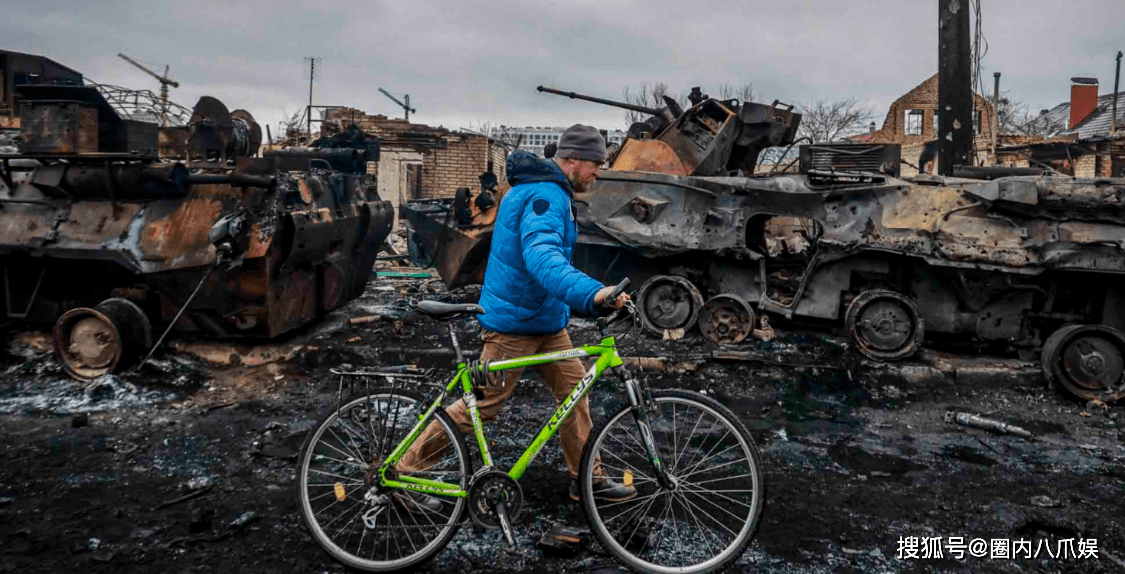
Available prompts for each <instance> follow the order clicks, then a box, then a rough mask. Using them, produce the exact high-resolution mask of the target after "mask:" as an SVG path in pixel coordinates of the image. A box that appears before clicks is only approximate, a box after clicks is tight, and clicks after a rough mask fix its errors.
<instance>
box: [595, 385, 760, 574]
mask: <svg viewBox="0 0 1125 574" xmlns="http://www.w3.org/2000/svg"><path fill="white" fill-rule="evenodd" d="M651 400H652V401H653V402H655V403H656V405H657V408H658V409H661V410H662V412H663V409H665V408H666V407H667V405H668V404H675V405H684V406H685V408H687V407H688V406H695V407H696V408H697V409H698V410H700V411H701V412H702V413H707V414H709V415H710V416H712V417H713V418H714V419H715V422H722V423H723V424H724V425H725V426H726V427H727V429H729V432H730V433H731V434H733V435H734V438H735V442H736V443H737V444H738V445H739V446H741V447H742V449H743V451H744V453H745V462H746V464H745V465H744V466H746V467H747V468H748V470H749V472H748V473H746V475H744V476H748V477H749V478H750V481H749V482H750V483H751V484H752V485H753V488H752V490H751V491H746V492H751V494H750V495H749V496H748V497H747V499H748V500H749V501H750V503H749V504H746V503H744V502H741V501H738V500H735V499H733V498H730V497H727V496H726V495H725V494H719V496H721V497H722V498H728V499H729V500H731V501H733V502H734V503H737V504H740V505H743V506H748V507H749V508H750V511H749V512H748V513H747V516H746V517H745V518H744V519H743V525H742V528H741V529H740V530H739V531H738V532H737V534H736V535H735V536H734V540H733V541H732V542H731V543H730V544H729V545H728V546H727V547H726V548H724V549H722V550H721V551H720V552H719V553H718V554H717V555H716V556H715V557H713V558H711V559H709V560H705V561H703V562H701V563H698V564H690V565H685V566H675V567H672V566H662V565H658V564H654V563H652V562H649V561H647V560H644V559H642V558H640V557H638V556H637V555H635V554H634V553H633V552H632V551H630V550H629V549H628V548H626V546H627V545H628V543H629V542H630V541H631V540H630V539H632V538H633V536H634V534H635V533H636V532H637V530H638V528H639V526H638V527H634V529H633V532H631V533H630V534H629V536H628V537H627V538H628V539H627V540H625V542H624V543H622V542H621V541H619V540H617V539H616V537H615V535H614V533H613V532H611V531H610V528H609V527H608V526H607V525H606V523H605V520H609V521H610V522H612V521H613V520H615V518H616V517H615V516H614V517H609V516H607V517H604V518H603V516H602V512H600V511H599V508H598V506H597V504H598V502H597V499H595V497H594V491H593V485H594V481H593V474H594V472H595V468H594V467H595V456H596V455H598V454H600V453H602V452H606V453H608V454H609V456H612V457H618V460H614V461H613V462H614V463H617V462H619V460H623V459H621V458H620V454H615V451H609V450H608V449H606V450H603V443H607V438H608V437H609V434H610V433H611V432H612V431H613V429H614V428H615V426H616V425H618V424H620V425H622V426H623V428H631V429H632V431H629V432H632V433H633V434H635V433H636V424H635V422H634V421H633V417H632V413H631V408H630V407H629V406H627V405H626V406H624V407H622V408H620V409H619V410H617V411H616V412H615V413H614V414H613V415H611V416H609V417H608V418H606V419H604V420H602V421H601V422H600V423H599V424H598V425H597V426H596V427H594V429H593V430H592V431H591V432H590V436H589V438H588V439H587V441H586V446H585V448H584V449H583V452H582V463H581V467H580V470H579V484H580V489H579V490H580V493H581V494H580V496H581V501H582V510H583V511H584V512H585V514H586V520H587V522H588V523H589V526H590V531H591V532H592V533H593V534H594V536H595V538H596V539H597V541H598V542H599V543H600V544H601V546H602V547H603V548H605V549H606V550H608V551H609V553H610V554H611V555H612V556H613V557H614V558H615V559H616V560H617V561H618V562H619V563H620V564H622V565H624V566H625V567H627V568H628V569H630V570H632V571H634V572H643V573H651V572H657V573H673V572H675V573H678V574H705V573H712V572H720V571H722V570H724V569H726V568H727V567H729V566H730V565H732V564H733V563H734V562H735V561H736V560H738V558H739V557H740V556H742V554H743V553H744V552H745V551H746V548H747V547H748V546H749V545H750V542H751V541H752V540H753V538H754V534H755V532H756V530H757V528H758V524H759V523H760V522H761V519H762V512H763V509H764V504H765V482H764V478H763V472H762V461H761V454H760V453H759V451H758V447H757V445H756V444H755V443H754V440H753V437H752V436H751V435H750V432H749V431H748V430H747V429H746V426H745V425H744V424H742V422H741V421H739V420H738V418H737V417H736V416H735V415H734V413H732V412H731V411H730V409H728V408H726V407H724V406H723V405H721V404H719V403H718V402H717V401H715V400H714V399H711V398H709V397H706V396H704V395H702V394H699V393H696V392H692V391H685V390H668V391H653V392H652V393H651ZM672 413H673V414H672V425H671V426H672V429H673V430H672V432H671V434H672V438H671V441H670V442H672V443H673V444H671V445H665V444H663V443H662V441H661V436H660V435H661V433H660V432H659V429H660V428H661V424H660V423H659V422H658V421H654V420H653V415H652V414H651V413H650V415H649V417H650V418H649V423H650V427H652V430H653V435H654V436H653V440H654V441H655V442H656V448H657V452H658V454H659V455H660V458H661V460H662V461H664V464H665V465H666V467H667V468H668V471H669V473H670V474H671V475H672V476H676V474H677V473H678V474H680V475H681V477H680V480H681V485H682V486H681V487H680V488H678V489H677V491H682V492H681V496H682V498H683V500H684V501H686V504H685V503H683V502H681V515H682V516H683V518H684V520H683V522H687V518H688V516H687V515H688V512H691V513H692V514H691V516H692V518H693V519H695V522H696V524H697V525H699V526H700V527H701V529H702V526H703V523H704V522H706V519H708V518H710V519H711V520H715V519H714V518H713V517H708V516H705V517H704V520H703V521H700V520H699V519H698V516H699V514H698V513H695V512H694V510H693V509H692V508H691V507H692V506H695V508H696V509H698V508H700V504H699V503H700V501H699V500H697V499H694V498H693V499H689V497H698V498H703V496H702V495H700V494H698V493H700V492H712V491H708V490H706V489H698V486H697V485H695V484H693V483H689V482H685V481H684V480H685V479H684V478H683V477H684V476H687V477H690V476H693V475H695V474H697V473H698V472H703V471H698V470H697V469H698V467H699V465H701V464H703V462H704V461H705V460H707V459H708V458H709V457H710V453H707V454H705V455H704V458H703V459H700V460H699V463H698V464H696V465H695V466H693V467H690V468H688V464H689V463H690V462H694V457H695V456H696V455H694V454H693V458H692V459H691V460H690V461H688V460H686V459H684V455H685V454H686V453H687V452H688V449H689V444H690V441H689V440H685V442H684V445H683V446H684V451H683V452H681V453H679V455H678V456H677V453H676V450H677V449H678V446H679V445H678V444H677V443H678V440H677V439H678V438H679V437H678V436H677V435H676V430H675V429H676V424H677V420H676V409H675V408H674V407H673V411H672ZM700 420H702V416H701V417H700ZM685 422H687V421H685ZM698 424H699V423H698V422H697V423H696V426H698ZM712 426H713V423H712ZM692 433H693V436H694V429H693V431H692ZM665 434H668V433H665ZM634 438H635V437H634ZM665 438H666V439H667V438H668V437H666V436H665ZM689 438H690V437H689ZM725 438H726V435H724V437H723V439H725ZM719 442H721V440H720V441H719ZM607 444H608V443H607ZM705 444H706V439H704V440H702V441H700V443H699V446H698V447H697V448H696V450H698V451H700V452H702V450H703V448H704V445H705ZM640 445H641V443H640V442H639V441H638V442H637V443H636V445H635V446H631V445H626V444H624V443H622V447H621V448H616V453H624V452H625V450H626V448H628V449H634V450H636V449H637V447H640ZM668 446H671V447H672V451H673V452H672V455H673V456H672V457H665V456H664V453H666V452H667V448H666V447H668ZM717 446H718V444H716V445H715V446H714V447H712V451H714V450H715V448H716V447H717ZM639 450H640V452H639V453H635V454H636V455H638V456H643V452H644V451H643V447H640V448H639ZM625 456H632V455H628V454H626V455H625ZM681 461H684V463H685V464H684V469H683V470H684V471H686V472H680V471H681V469H680V468H675V467H677V466H678V465H679V463H680V462H681ZM645 462H646V464H645V465H643V466H642V465H640V464H638V467H637V474H638V475H639V476H644V474H643V472H644V471H647V472H652V471H651V463H650V462H647V461H645ZM736 462H739V463H741V462H742V461H741V460H739V461H736ZM730 464H731V465H732V467H731V468H732V471H733V469H735V468H738V467H733V464H734V463H730ZM602 466H603V467H607V468H611V467H612V466H613V465H611V464H610V463H606V462H604V461H603V462H602ZM721 466H726V465H721ZM673 468H675V470H673ZM642 469H643V470H642ZM705 470H710V469H709V468H708V469H705ZM738 472H741V471H738ZM705 476H706V475H705ZM734 478H739V477H737V476H736V477H734ZM734 478H726V479H716V480H734ZM700 480H701V479H696V481H697V482H698V481H700ZM642 482H644V483H646V486H644V487H641V486H635V488H637V496H636V497H635V498H634V499H632V500H631V501H636V502H635V504H637V505H638V508H640V507H641V506H643V505H645V504H648V506H650V507H651V506H653V505H654V504H655V502H656V501H657V500H661V497H662V496H664V495H667V497H668V498H667V499H665V500H667V506H668V508H670V510H668V512H669V514H670V516H671V520H670V521H665V520H663V516H668V515H663V516H662V517H661V518H660V519H658V520H656V521H652V520H650V519H649V518H648V517H647V510H644V511H640V514H641V515H643V516H644V518H638V517H637V516H636V515H635V514H634V515H633V516H627V517H626V519H625V520H626V521H629V520H635V521H636V522H637V524H638V525H640V524H642V523H643V522H646V521H648V522H649V524H650V525H652V524H661V527H660V530H659V533H660V542H661V543H663V542H664V537H665V535H666V533H665V528H666V526H665V524H666V523H675V522H676V515H675V503H676V502H677V501H679V499H677V498H676V495H674V494H672V493H669V492H668V491H666V490H664V489H663V488H661V487H659V486H658V484H657V483H656V481H655V480H654V479H648V478H647V477H645V478H644V479H642ZM704 482H714V481H711V480H708V481H704ZM649 483H651V484H649ZM687 485H690V486H687ZM646 491H653V492H655V494H652V495H649V494H647V492H646ZM722 492H725V493H732V494H733V493H735V492H742V491H726V490H724V491H722ZM712 493H713V494H714V492H712ZM646 497H647V498H648V499H649V502H648V503H645V502H642V501H643V500H645V498H646ZM631 501H620V502H611V503H610V504H607V505H606V507H605V508H608V507H609V506H613V505H620V504H629V502H631ZM711 504H714V503H713V502H712V503H711ZM723 504H724V505H727V506H729V507H730V508H735V507H734V506H730V503H729V502H724V503H723ZM715 506H716V507H718V506H720V505H718V504H715ZM707 509H708V510H712V514H719V510H721V508H719V509H711V507H707ZM685 510H686V511H687V512H684V511H685ZM614 512H617V510H615V511H614ZM630 512H637V511H630V510H628V509H627V510H625V511H622V512H620V513H618V516H620V515H621V514H628V513H630ZM607 514H608V513H607ZM728 514H730V512H728ZM716 522H718V521H716ZM720 524H721V523H720ZM650 527H651V526H650ZM670 530H672V536H673V537H675V536H676V535H677V532H679V531H680V529H679V528H677V527H676V526H672V527H671V528H670ZM711 530H715V531H717V530H718V529H714V528H713V529H711ZM623 531H624V530H622V532H623ZM643 536H644V539H645V541H644V542H643V544H644V546H642V547H641V550H642V551H643V550H645V549H646V546H647V545H648V543H649V542H651V538H652V534H651V532H649V533H644V534H643ZM702 538H707V536H706V535H703V536H702ZM716 538H717V536H716ZM705 542H706V546H708V547H710V546H711V541H710V540H709V539H708V540H705ZM702 546H703V544H701V543H699V542H698V540H697V541H696V548H700V547H702ZM657 551H659V547H658V548H657ZM683 552H684V550H683V549H682V548H681V549H680V550H677V549H676V548H675V542H674V541H673V549H671V550H669V551H668V553H669V554H676V553H683Z"/></svg>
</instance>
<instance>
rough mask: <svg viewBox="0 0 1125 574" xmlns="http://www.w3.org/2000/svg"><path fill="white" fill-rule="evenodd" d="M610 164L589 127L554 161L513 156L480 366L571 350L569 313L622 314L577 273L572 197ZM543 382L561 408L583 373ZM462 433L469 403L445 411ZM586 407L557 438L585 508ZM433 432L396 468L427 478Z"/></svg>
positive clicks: (498, 376)
mask: <svg viewBox="0 0 1125 574" xmlns="http://www.w3.org/2000/svg"><path fill="white" fill-rule="evenodd" d="M605 160H606V145H605V140H604V139H603V138H602V136H601V134H599V133H598V131H597V130H595V129H594V128H592V127H590V126H584V125H581V124H575V125H573V126H571V127H569V128H567V130H566V131H564V132H563V134H562V136H561V137H560V138H559V142H558V147H557V148H556V151H555V155H554V157H553V158H551V159H546V160H545V159H540V158H538V157H536V156H534V155H533V154H530V153H528V152H525V151H515V152H513V153H512V154H511V155H510V156H509V157H508V161H507V163H506V166H505V169H506V172H507V177H508V182H509V184H511V186H512V188H511V190H510V191H508V193H507V194H506V195H505V196H504V198H503V201H501V203H500V207H499V212H498V213H497V216H496V224H495V227H494V228H493V233H492V246H491V251H490V253H489V257H488V267H487V269H486V270H485V275H484V288H483V289H482V290H481V297H480V305H481V307H483V308H484V310H485V313H484V314H483V315H478V316H477V319H478V321H480V324H481V327H482V328H483V332H482V334H481V339H482V340H483V342H484V349H483V351H482V352H481V360H492V361H500V360H504V359H509V358H515V357H525V356H528V355H535V354H542V353H550V352H554V351H562V350H567V349H571V348H573V345H572V344H571V342H570V335H569V334H568V333H567V332H566V326H567V324H568V322H569V321H570V310H571V309H572V308H573V309H577V310H578V311H581V312H583V313H585V314H587V315H593V314H595V313H596V308H597V307H598V306H601V305H607V306H611V307H615V308H620V307H622V306H623V305H624V304H625V302H626V301H628V300H629V296H628V295H625V294H621V295H619V296H618V297H617V299H616V300H614V301H605V299H606V298H607V297H608V296H609V295H610V294H611V293H612V291H613V289H614V288H613V287H612V286H604V285H602V284H601V283H600V282H598V281H596V280H595V279H593V278H591V277H589V276H588V275H586V274H585V273H583V272H581V271H579V270H578V269H576V268H575V267H574V266H573V265H572V264H571V259H572V258H573V256H574V247H575V244H576V243H577V240H578V228H577V224H576V222H575V216H574V213H575V212H574V206H573V203H572V198H573V196H574V194H575V193H584V192H586V191H589V188H590V186H591V185H593V183H594V181H595V180H596V179H597V177H598V169H599V167H600V166H601V165H602V164H603V163H604V162H605ZM535 369H536V370H538V371H539V374H540V375H542V377H543V379H544V380H545V381H546V383H547V386H548V388H549V389H550V390H551V393H552V394H553V395H554V396H555V400H556V402H561V401H563V400H564V399H566V397H567V396H568V395H569V394H570V392H571V391H572V390H573V389H574V387H575V386H577V384H578V383H579V381H580V380H581V379H582V377H583V375H584V374H585V372H584V369H583V368H582V363H580V362H579V361H578V359H567V360H563V361H558V362H554V363H549V364H546V365H539V366H537V367H535ZM520 374H521V371H520V370H518V369H510V370H505V371H500V372H498V373H493V374H492V375H490V376H491V378H492V379H493V380H490V384H489V385H488V386H487V387H486V388H485V389H483V392H484V397H483V399H481V400H479V401H478V402H477V407H478V409H479V411H480V417H481V421H482V423H485V424H487V423H488V422H490V421H491V420H493V419H495V418H496V416H497V415H498V414H499V413H500V410H501V407H503V405H504V401H506V400H507V399H508V397H509V396H511V395H512V392H513V391H515V384H516V381H518V380H519V378H520ZM446 413H448V414H449V417H450V418H451V419H453V422H454V423H456V424H457V426H458V428H459V429H460V431H461V432H462V433H465V434H469V433H472V432H473V430H472V428H473V426H472V421H471V420H470V418H469V415H468V412H467V410H466V407H465V403H464V402H463V401H457V402H455V403H454V404H453V405H451V406H450V407H448V408H447V409H446ZM591 426H592V424H591V421H590V405H589V400H588V399H587V398H586V397H583V398H582V400H581V401H580V402H579V403H578V405H577V406H576V407H575V409H574V411H573V412H572V413H571V415H570V416H569V417H567V419H566V420H565V421H564V422H563V424H562V426H561V428H560V429H559V435H560V438H561V441H562V450H563V458H564V460H565V461H566V466H567V469H568V470H569V471H570V497H571V498H572V499H573V500H578V499H579V494H578V493H579V489H578V481H577V477H578V467H579V462H580V458H581V456H582V449H583V447H584V446H585V444H586V438H587V437H588V436H589V434H590V429H591ZM440 433H441V431H440V429H438V428H437V425H436V424H431V425H430V426H429V427H428V428H427V429H426V430H425V431H424V432H423V434H422V435H421V436H420V437H419V438H418V439H417V440H415V442H414V446H413V447H411V449H410V450H409V451H408V452H407V453H406V454H405V455H404V456H403V458H402V459H401V461H400V462H399V464H398V469H399V471H400V472H403V473H409V472H411V471H419V470H424V469H425V468H427V467H428V466H432V465H433V464H435V463H436V462H437V461H438V460H440V458H441V453H443V452H444V451H445V449H446V447H447V446H448V443H447V442H445V440H444V439H445V437H444V436H440V437H439V436H437V435H439V434H440ZM596 474H597V476H596V477H595V485H594V491H595V492H597V493H598V494H599V497H602V498H604V499H606V500H610V501H622V500H628V499H630V498H633V497H635V496H636V495H637V491H636V489H635V488H633V487H632V486H626V485H623V484H619V483H617V482H614V481H612V480H610V479H609V478H608V477H605V476H604V475H603V474H601V473H600V472H596ZM405 492H406V491H404V494H402V495H401V496H402V497H404V498H409V499H410V500H404V503H406V504H405V505H406V506H407V508H411V509H413V508H414V507H415V504H411V502H413V503H416V504H418V505H421V506H423V507H425V508H432V507H434V506H436V505H440V502H439V501H437V500H436V499H434V498H432V497H428V496H425V495H421V494H418V493H409V494H405Z"/></svg>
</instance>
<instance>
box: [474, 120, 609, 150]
mask: <svg viewBox="0 0 1125 574" xmlns="http://www.w3.org/2000/svg"><path fill="white" fill-rule="evenodd" d="M565 130H566V128H565V127H561V128H560V127H545V128H541V127H531V126H526V127H522V128H521V127H508V126H500V127H499V128H492V132H491V133H490V134H489V135H490V136H492V137H493V138H494V139H499V140H502V141H505V142H508V143H511V144H515V143H516V142H517V141H518V142H520V145H519V149H522V150H524V151H529V152H531V153H533V154H535V155H537V156H539V157H543V146H545V145H547V144H549V143H551V142H554V143H556V144H557V143H558V142H559V136H561V135H562V133H563V132H564V131H565ZM521 135H522V136H523V139H520V136H521ZM623 141H625V132H623V131H621V130H612V131H608V130H607V131H606V144H607V145H613V144H618V145H620V144H621V142H623Z"/></svg>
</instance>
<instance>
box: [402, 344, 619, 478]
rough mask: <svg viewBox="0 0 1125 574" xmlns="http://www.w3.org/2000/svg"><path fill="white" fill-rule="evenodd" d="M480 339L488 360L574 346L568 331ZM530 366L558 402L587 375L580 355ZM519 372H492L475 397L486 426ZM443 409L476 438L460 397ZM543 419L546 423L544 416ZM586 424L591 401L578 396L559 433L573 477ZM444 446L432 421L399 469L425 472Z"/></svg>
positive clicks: (444, 440)
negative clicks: (501, 383) (482, 396)
mask: <svg viewBox="0 0 1125 574" xmlns="http://www.w3.org/2000/svg"><path fill="white" fill-rule="evenodd" d="M481 338H482V339H483V340H484V350H483V351H482V352H481V355H480V356H481V359H489V360H492V361H502V360H504V359H512V358H516V357H526V356H528V355H538V354H542V353H551V352H554V351H565V350H569V349H572V348H573V346H572V345H571V343H570V335H568V334H567V332H566V329H563V330H562V331H559V332H558V333H555V334H554V335H506V334H504V333H496V332H493V331H488V330H485V331H484V332H483V334H482V336H481ZM533 368H534V369H536V370H537V371H539V374H540V375H542V376H543V379H544V380H546V381H547V386H548V387H549V388H550V389H551V393H552V394H554V395H555V402H556V404H561V403H562V401H563V400H565V399H566V397H567V396H569V395H570V392H571V391H572V390H574V387H576V386H578V383H579V381H581V380H582V377H583V376H584V375H585V374H586V373H585V370H584V369H583V368H582V363H581V362H579V361H578V359H566V360H563V361H557V362H554V363H549V364H546V365H538V366H536V367H533ZM522 372H523V369H508V370H505V371H497V372H495V373H492V375H491V377H492V379H491V380H490V383H491V384H489V386H488V387H486V388H485V389H484V400H480V401H477V408H478V409H479V410H480V418H481V423H482V424H485V425H487V424H488V423H489V422H490V421H492V419H495V418H496V415H497V414H499V413H500V408H501V407H503V406H504V401H506V400H507V399H508V397H510V396H511V395H512V392H513V391H515V390H516V382H517V381H519V379H520V374H522ZM499 376H503V377H504V385H503V386H500V385H499V382H500V381H499V380H497V379H496V377H499ZM445 412H446V413H448V414H449V418H451V419H453V422H454V424H456V425H457V427H458V428H459V429H460V430H461V432H462V433H463V434H464V435H465V437H466V439H467V440H468V441H469V442H475V439H474V438H473V436H474V435H473V422H472V420H471V419H470V418H469V413H468V410H467V409H466V407H465V402H464V401H462V400H460V399H458V400H457V402H455V403H453V404H452V405H450V406H449V407H448V408H446V409H445ZM543 422H544V423H545V422H546V420H544V421H543ZM590 427H591V423H590V402H589V400H588V399H587V397H582V400H581V401H579V403H578V404H577V405H576V406H575V407H574V410H572V411H571V412H570V416H569V417H567V418H566V421H564V422H563V424H562V427H561V428H559V431H558V432H559V436H560V438H561V439H562V450H563V458H564V459H565V460H566V467H567V468H568V469H570V477H571V478H578V465H579V463H580V459H581V457H582V448H583V447H584V446H585V445H586V437H588V436H589V435H590ZM536 432H538V431H536ZM486 436H487V435H486ZM527 438H528V439H531V438H532V436H531V435H529V436H528V437H527ZM448 446H449V441H448V439H447V438H446V436H445V434H444V433H443V432H442V430H441V427H439V426H438V424H437V422H436V421H435V422H432V423H430V425H429V426H428V427H426V430H424V431H422V434H421V435H419V436H418V438H417V439H416V440H415V441H414V444H413V445H412V446H411V447H410V450H408V451H407V452H406V454H405V455H403V457H402V458H401V459H400V460H399V462H398V465H397V466H398V469H399V470H400V471H401V472H403V473H409V472H411V471H419V470H426V469H427V468H429V467H431V466H433V465H435V464H437V463H438V462H439V461H441V459H442V457H443V456H444V453H445V451H446V448H447V447H448ZM599 470H600V469H599Z"/></svg>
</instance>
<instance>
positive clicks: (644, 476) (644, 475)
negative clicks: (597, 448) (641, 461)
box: [602, 450, 651, 479]
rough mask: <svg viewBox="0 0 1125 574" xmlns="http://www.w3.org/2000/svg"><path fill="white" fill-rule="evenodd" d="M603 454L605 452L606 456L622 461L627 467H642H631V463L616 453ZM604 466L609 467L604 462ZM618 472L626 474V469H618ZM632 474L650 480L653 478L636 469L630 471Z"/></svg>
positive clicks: (607, 452) (606, 452) (606, 451)
mask: <svg viewBox="0 0 1125 574" xmlns="http://www.w3.org/2000/svg"><path fill="white" fill-rule="evenodd" d="M603 452H605V454H608V455H610V456H612V457H613V458H616V459H617V460H620V461H621V462H623V463H625V465H626V466H640V465H630V464H629V461H627V460H625V459H623V458H621V457H619V456H617V455H616V454H614V453H613V452H611V451H608V450H605V451H603ZM602 466H608V465H606V464H605V463H604V462H603V463H602ZM611 468H617V467H611ZM617 470H620V471H622V472H625V470H624V469H620V468H617ZM630 472H632V473H633V474H636V475H637V476H639V477H641V478H649V479H650V478H651V477H649V476H648V475H646V474H645V473H643V472H641V471H640V470H637V469H636V468H633V469H631V470H630Z"/></svg>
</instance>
